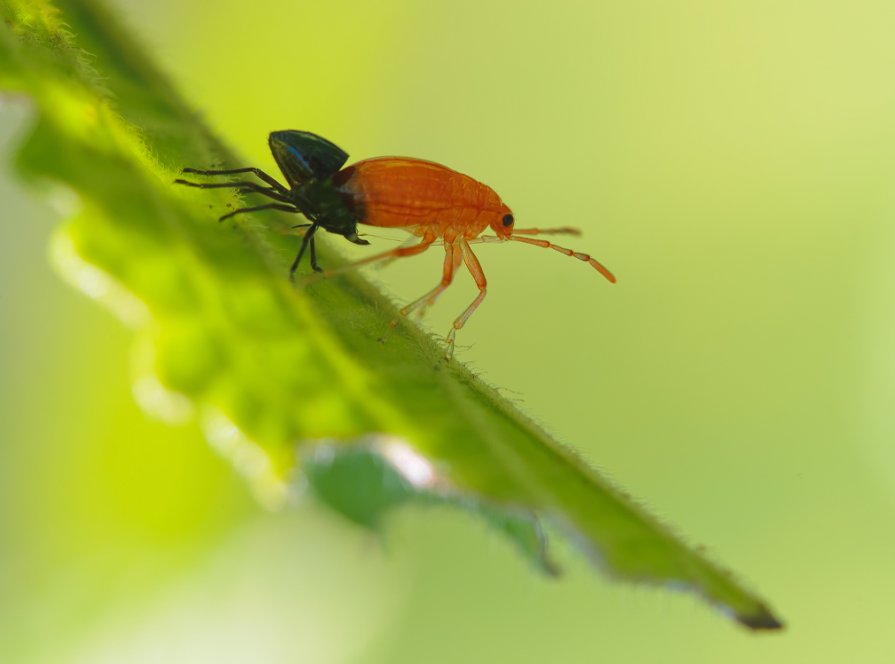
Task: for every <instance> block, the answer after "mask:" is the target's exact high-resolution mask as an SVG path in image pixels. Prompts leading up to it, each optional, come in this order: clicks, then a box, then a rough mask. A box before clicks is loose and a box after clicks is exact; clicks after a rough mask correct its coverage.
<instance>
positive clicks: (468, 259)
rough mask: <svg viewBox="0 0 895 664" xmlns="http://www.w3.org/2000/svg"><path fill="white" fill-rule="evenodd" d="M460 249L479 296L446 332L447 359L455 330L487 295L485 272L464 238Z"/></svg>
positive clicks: (452, 347) (461, 239)
mask: <svg viewBox="0 0 895 664" xmlns="http://www.w3.org/2000/svg"><path fill="white" fill-rule="evenodd" d="M460 249H461V250H462V251H463V261H464V262H465V263H466V268H467V269H468V270H469V273H470V274H471V275H472V278H473V279H475V285H476V286H478V287H479V294H478V295H477V296H476V298H475V299H474V300H473V301H472V304H470V305H469V306H468V307H466V309H465V310H464V311H463V313H462V314H460V315H459V316H457V319H456V320H455V321H454V324H453V326H451V331H450V332H448V335H447V343H448V357H449V358H450V357H451V356H453V354H454V340H455V339H456V336H457V330H459V329H460V328H462V327H463V326H464V325H466V321H467V320H469V317H470V316H472V314H473V313H474V312H475V310H476V309H478V307H479V305H480V304H481V303H482V300H484V299H485V295H487V293H488V281H487V279H485V272H484V271H483V270H482V264H481V263H479V259H478V258H476V255H475V254H474V253H473V251H472V247H470V246H469V243H468V242H467V241H466V239H465V238H460Z"/></svg>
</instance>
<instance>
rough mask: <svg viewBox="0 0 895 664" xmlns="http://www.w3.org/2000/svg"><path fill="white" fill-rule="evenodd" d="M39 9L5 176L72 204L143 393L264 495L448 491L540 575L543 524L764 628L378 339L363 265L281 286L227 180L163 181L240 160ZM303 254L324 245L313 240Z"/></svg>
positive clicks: (451, 375) (434, 361)
mask: <svg viewBox="0 0 895 664" xmlns="http://www.w3.org/2000/svg"><path fill="white" fill-rule="evenodd" d="M57 6H58V7H59V8H60V10H61V11H60V12H59V13H57V12H56V11H55V10H54V9H53V7H52V6H51V5H50V4H48V3H42V2H6V3H5V4H3V5H2V10H0V11H2V17H3V24H2V26H0V86H2V87H3V88H5V89H7V90H12V91H17V92H20V93H23V94H24V95H27V97H29V98H30V99H32V100H33V103H34V104H35V106H36V108H37V111H38V113H37V122H36V126H35V128H34V131H33V132H32V133H31V135H30V136H29V138H28V140H27V141H26V143H25V144H24V147H23V148H22V150H21V153H20V156H19V165H20V167H21V170H22V171H23V173H24V174H25V175H27V176H28V177H30V178H31V179H32V180H35V181H36V183H38V184H42V185H44V186H46V187H48V189H49V192H50V193H51V194H53V195H54V198H55V200H57V201H59V202H60V203H62V204H64V203H65V202H66V201H68V202H69V204H72V203H73V202H74V201H77V204H78V205H79V206H80V209H79V211H78V212H77V213H76V214H75V216H74V218H73V219H72V220H71V221H70V222H69V223H68V224H67V225H66V226H65V228H64V229H63V230H62V231H61V233H60V234H59V235H58V241H57V242H56V245H55V248H54V252H55V257H56V259H57V262H58V264H59V265H60V267H61V269H62V270H63V273H64V274H65V275H66V276H67V277H68V278H69V279H70V280H71V281H72V282H73V283H74V284H75V285H77V286H78V287H79V288H80V289H82V290H83V291H84V292H86V293H88V294H89V295H91V296H93V297H96V298H98V299H100V300H102V301H103V302H105V303H106V304H107V305H109V306H110V307H112V308H113V310H115V311H116V312H117V313H118V314H119V315H120V316H121V317H122V318H123V319H124V320H125V321H126V322H128V323H129V324H131V325H132V326H133V327H134V328H135V329H136V331H137V333H138V334H139V342H138V344H137V349H138V353H137V356H136V366H137V370H138V375H137V377H136V383H135V394H136V395H137V398H138V399H139V400H140V402H141V403H142V405H143V406H144V408H146V409H147V410H148V411H150V412H152V413H154V414H156V415H161V416H164V417H169V418H182V417H188V416H192V415H196V416H198V417H200V418H201V419H202V421H203V422H204V424H205V427H206V430H207V433H208V437H209V439H210V441H211V442H212V443H213V444H214V445H216V446H217V447H218V448H219V449H220V450H221V451H222V452H223V453H225V454H227V455H228V456H230V458H231V459H232V460H233V462H234V464H235V465H236V467H237V468H238V469H239V470H240V471H241V472H243V473H245V474H246V475H247V476H248V477H249V479H250V480H251V482H252V485H253V486H254V487H255V489H256V490H257V492H258V494H259V496H260V497H261V498H262V500H264V501H265V502H267V503H269V504H273V505H278V504H282V503H283V502H284V501H285V500H287V499H288V498H289V496H290V494H291V493H293V492H294V489H295V488H296V486H299V485H302V486H306V487H309V488H310V489H311V490H312V491H313V492H314V493H315V494H316V495H317V496H318V497H319V498H320V499H322V500H323V501H325V502H326V503H328V504H329V505H330V506H332V507H333V508H335V509H336V510H338V511H339V512H341V513H342V514H344V515H345V516H347V517H348V518H350V519H352V520H354V521H356V522H358V523H361V524H364V525H366V526H368V527H371V528H378V527H379V526H380V524H381V520H382V515H383V513H384V512H385V511H386V510H387V509H389V508H391V507H394V506H396V505H399V504H402V503H405V502H409V501H420V500H422V501H437V502H443V503H451V504H456V505H459V506H462V507H464V508H466V509H470V510H472V511H475V512H476V513H478V514H481V515H483V516H484V517H485V518H487V519H488V520H489V522H490V523H492V524H493V525H494V526H495V527H497V528H498V529H499V530H501V531H502V532H504V533H505V534H506V535H508V536H509V537H510V538H512V539H513V540H514V541H515V542H516V544H517V545H518V546H519V547H520V548H521V549H522V550H523V551H524V552H525V553H526V554H528V555H529V556H530V557H531V558H532V559H533V560H534V561H535V562H536V563H537V564H538V565H539V566H540V567H541V568H542V569H543V570H545V571H548V572H553V571H555V569H556V568H555V565H554V563H553V562H552V561H551V560H550V559H549V558H548V556H547V553H546V547H545V539H544V535H543V531H542V526H541V522H542V520H544V519H546V520H549V521H550V522H551V523H552V524H554V525H555V526H557V527H558V528H559V529H561V530H563V531H565V532H566V533H567V534H568V535H570V536H571V538H572V540H573V541H574V542H575V543H576V544H577V545H579V546H580V548H581V549H582V550H583V551H584V552H585V553H586V554H587V555H588V556H589V557H590V559H591V560H592V561H593V562H594V563H596V564H599V565H600V566H601V567H603V568H604V569H606V570H607V571H609V572H610V573H612V574H614V575H616V576H618V577H621V578H624V579H629V580H636V581H642V582H649V583H654V584H665V585H668V586H673V587H676V588H685V589H688V590H691V591H694V592H696V593H698V594H700V595H701V596H702V597H704V598H705V599H706V600H707V601H709V602H711V603H712V604H714V605H716V606H718V607H720V608H721V609H723V610H724V611H725V612H726V613H728V614H731V615H733V616H734V617H735V618H736V619H737V620H738V621H739V622H740V623H742V624H744V625H746V626H748V627H751V628H756V629H761V628H764V629H773V628H778V627H780V623H779V622H778V620H777V619H776V618H775V617H774V616H773V615H772V613H771V612H770V611H769V609H768V608H767V607H766V606H765V605H764V604H763V603H762V602H761V601H760V600H759V599H758V598H757V597H755V596H754V595H752V594H751V593H749V592H748V591H746V590H744V589H743V588H742V587H741V586H740V585H739V584H738V583H736V582H735V581H734V580H733V579H731V577H730V576H729V574H728V573H726V572H724V571H723V570H720V569H719V568H717V567H716V566H715V565H713V564H712V563H710V562H708V561H707V560H705V558H703V557H702V556H701V555H699V554H698V553H696V552H695V551H694V550H692V549H690V548H689V547H687V546H685V545H684V544H682V543H681V542H680V541H679V540H678V539H676V538H675V537H674V536H673V535H671V534H670V533H669V532H668V531H667V530H666V529H665V528H663V527H662V526H661V525H660V524H659V523H658V522H656V521H655V520H654V519H652V518H650V517H649V516H647V515H646V514H644V513H643V511H642V510H641V509H639V508H638V507H636V506H635V505H634V504H633V503H632V502H631V501H630V500H628V499H627V498H625V497H624V496H623V495H622V494H621V493H620V492H619V491H617V490H616V489H614V488H613V487H611V486H610V485H609V484H608V483H607V482H606V481H605V480H604V479H602V478H601V477H599V476H598V475H597V474H596V473H595V472H594V471H593V470H591V469H590V468H588V467H587V465H586V464H585V463H584V462H582V461H581V460H580V459H579V458H578V457H577V456H575V455H574V454H573V453H572V452H571V451H569V450H568V449H566V448H564V447H562V446H560V445H559V444H558V443H556V442H555V441H553V440H552V439H551V438H550V437H549V436H548V435H547V434H546V433H544V432H543V431H542V430H541V429H540V428H538V427H537V426H536V425H534V424H533V423H532V422H531V421H530V420H528V419H527V418H526V417H525V416H523V415H522V414H520V413H519V412H518V411H517V410H516V409H515V408H514V407H513V406H512V405H511V404H509V403H507V402H506V401H505V400H504V399H502V398H501V397H500V396H499V395H498V394H497V393H496V391H495V390H493V389H492V388H490V387H489V386H487V385H485V384H483V383H482V382H481V381H480V380H479V379H478V378H477V377H476V376H474V375H473V374H472V373H470V372H469V371H468V370H466V369H465V368H464V367H462V366H461V365H458V364H456V363H453V362H445V361H444V360H443V359H442V356H443V353H444V348H443V346H442V345H441V344H440V343H439V342H438V341H437V340H433V339H431V338H430V337H429V336H427V335H426V334H424V333H423V332H421V331H420V330H419V329H417V328H416V327H414V326H413V325H411V324H408V323H402V325H401V326H399V328H398V329H397V331H396V332H395V333H393V334H392V335H391V337H390V338H389V340H388V343H385V344H383V343H380V342H379V341H378V339H379V338H380V337H381V336H382V334H383V333H384V332H385V331H386V330H387V329H388V322H389V321H390V320H393V319H394V318H395V317H396V316H397V314H396V311H395V308H394V307H393V306H392V304H391V303H390V301H389V300H388V299H387V298H386V297H385V296H383V295H382V294H380V293H379V292H377V290H376V289H374V288H373V287H372V286H370V285H369V284H368V283H367V282H365V281H364V280H363V278H361V277H360V276H358V275H356V274H353V275H349V276H347V277H345V278H339V279H334V280H331V281H327V282H318V283H314V284H312V285H309V286H307V287H305V288H299V289H295V288H293V287H291V285H290V284H289V282H288V280H287V279H286V278H285V275H286V266H287V265H288V263H289V261H290V259H291V258H292V255H293V253H294V251H295V248H296V239H295V237H294V236H293V235H292V234H291V232H290V231H289V226H290V224H291V223H294V222H293V219H291V218H284V217H283V216H277V215H273V214H271V215H266V216H262V215H259V216H256V217H255V218H254V219H251V220H246V221H244V222H241V223H240V224H238V225H234V226H221V225H219V224H218V223H217V222H216V221H215V218H216V216H217V214H216V213H214V212H212V211H209V210H208V207H211V206H210V205H209V204H210V203H211V204H213V205H212V206H214V207H220V206H223V205H235V204H237V203H238V200H237V199H235V198H233V196H232V194H226V193H220V192H218V193H214V192H202V194H201V195H197V192H196V191H194V190H187V189H181V188H178V187H174V186H172V185H171V182H172V180H173V179H174V178H175V177H176V175H177V173H178V171H179V168H180V167H181V166H184V165H197V166H204V165H209V164H212V163H221V162H223V163H226V164H228V165H234V166H235V165H242V164H240V162H238V161H237V160H234V159H233V157H232V155H231V154H230V153H229V152H228V151H227V150H226V149H225V148H224V147H223V146H222V145H221V144H220V143H219V142H218V141H217V140H215V138H214V137H213V136H211V135H210V134H209V132H208V131H207V129H205V128H204V127H203V126H202V124H201V123H200V122H198V121H197V119H196V117H195V115H194V113H193V112H192V111H191V110H190V109H189V108H188V107H187V106H186V105H185V104H184V102H183V101H182V100H181V99H180V98H179V96H178V95H177V94H176V92H175V91H174V90H173V89H172V88H171V87H170V85H169V84H168V83H167V82H166V81H165V80H164V79H163V78H162V77H161V76H160V75H159V73H158V72H157V71H156V70H155V69H154V68H153V67H152V65H151V63H150V62H149V61H148V60H147V59H146V58H145V57H144V56H143V55H142V52H141V50H140V49H139V46H138V45H137V44H136V43H135V41H134V39H133V38H132V37H131V36H130V35H127V34H125V33H124V32H123V31H122V30H121V28H120V27H119V26H118V25H117V24H116V23H115V21H114V20H113V19H112V17H111V16H110V15H109V14H108V13H107V12H106V10H105V9H104V8H103V7H102V6H101V5H98V4H95V3H93V2H76V1H74V0H71V1H65V2H59V3H57ZM87 53H89V54H90V55H89V56H88V55H86V54H87ZM68 191H73V192H75V193H76V194H77V196H76V197H75V196H71V195H67V194H68ZM321 254H322V260H323V261H326V263H327V264H329V265H333V264H338V262H339V260H340V259H339V258H338V256H337V255H336V254H333V253H332V252H330V251H327V248H326V246H325V245H324V246H323V247H322V250H321ZM557 378H558V377H557ZM300 460H301V461H300ZM298 470H302V471H303V472H302V473H301V475H300V477H301V478H302V479H301V480H296V479H295V477H296V476H298V475H297V472H296V471H298Z"/></svg>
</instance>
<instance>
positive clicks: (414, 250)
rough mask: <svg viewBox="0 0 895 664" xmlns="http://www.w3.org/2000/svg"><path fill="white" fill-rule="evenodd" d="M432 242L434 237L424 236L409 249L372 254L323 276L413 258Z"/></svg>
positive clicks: (328, 271)
mask: <svg viewBox="0 0 895 664" xmlns="http://www.w3.org/2000/svg"><path fill="white" fill-rule="evenodd" d="M433 242H435V237H434V236H426V237H424V238H423V239H422V240H420V242H419V244H415V245H413V246H410V247H396V248H395V249H392V250H390V251H383V252H382V253H381V254H374V255H372V256H368V257H367V258H362V259H361V260H359V261H354V262H353V263H348V264H346V265H340V266H339V267H335V268H332V269H329V270H324V271H323V276H324V277H332V276H335V275H337V274H341V273H342V272H348V271H349V270H353V269H355V268H357V267H361V266H362V265H369V264H370V263H376V262H378V261H384V260H387V259H389V258H405V257H407V256H415V255H416V254H421V253H423V252H424V251H425V250H426V249H428V248H429V247H431V246H432V243H433Z"/></svg>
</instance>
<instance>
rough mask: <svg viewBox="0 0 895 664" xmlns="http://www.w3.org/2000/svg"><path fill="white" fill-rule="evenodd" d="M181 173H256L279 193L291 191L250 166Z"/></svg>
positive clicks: (192, 170)
mask: <svg viewBox="0 0 895 664" xmlns="http://www.w3.org/2000/svg"><path fill="white" fill-rule="evenodd" d="M181 172H182V173H195V174H196V175H236V174H237V173H254V174H255V175H256V176H258V177H259V178H260V179H262V180H264V181H265V182H266V183H267V184H269V185H270V186H271V187H273V188H274V189H276V190H277V191H279V192H281V193H284V194H285V193H286V192H288V191H289V190H288V189H287V188H286V187H284V186H283V185H281V184H280V183H279V182H277V181H276V179H274V177H273V176H271V175H268V174H267V173H265V172H264V171H262V170H261V169H260V168H255V167H253V166H249V167H247V168H228V169H225V170H205V171H203V170H201V169H198V168H184V169H183V170H182V171H181Z"/></svg>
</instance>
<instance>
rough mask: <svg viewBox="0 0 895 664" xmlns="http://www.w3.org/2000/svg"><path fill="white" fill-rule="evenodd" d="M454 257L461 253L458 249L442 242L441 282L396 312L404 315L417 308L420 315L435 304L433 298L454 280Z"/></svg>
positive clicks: (455, 263)
mask: <svg viewBox="0 0 895 664" xmlns="http://www.w3.org/2000/svg"><path fill="white" fill-rule="evenodd" d="M455 257H456V258H460V257H461V253H460V252H459V251H456V252H455V251H454V245H452V244H449V243H447V242H446V243H445V244H444V268H443V270H442V273H441V283H440V284H438V285H437V286H436V287H435V288H433V289H432V290H430V291H429V292H428V293H426V294H425V295H423V296H422V297H420V298H417V299H416V300H414V301H413V302H411V303H410V304H408V305H407V306H406V307H404V308H403V309H401V311H399V312H398V313H400V314H401V315H402V316H406V315H408V314H410V313H411V312H413V311H415V310H417V309H418V310H419V315H420V316H422V315H423V312H424V311H425V310H426V307H428V306H430V305H432V304H435V300H437V299H438V296H439V295H441V294H442V293H443V292H444V291H445V290H447V287H448V286H450V285H451V282H452V281H453V280H454V270H456V269H457V261H456V260H455ZM395 322H397V321H395Z"/></svg>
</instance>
